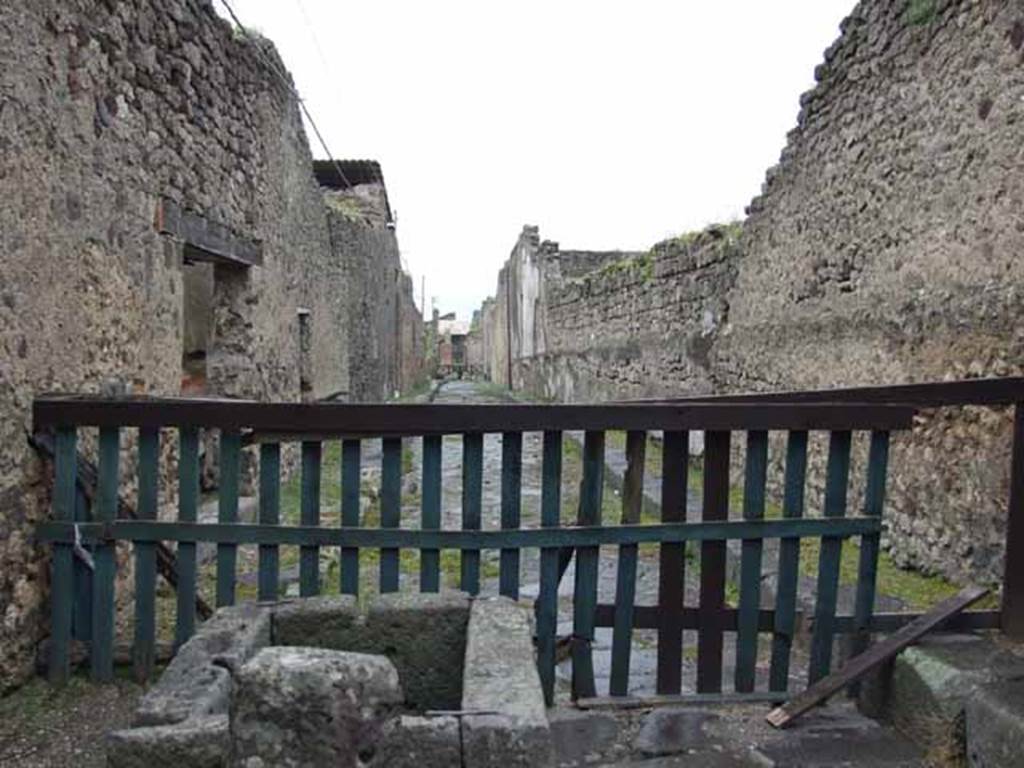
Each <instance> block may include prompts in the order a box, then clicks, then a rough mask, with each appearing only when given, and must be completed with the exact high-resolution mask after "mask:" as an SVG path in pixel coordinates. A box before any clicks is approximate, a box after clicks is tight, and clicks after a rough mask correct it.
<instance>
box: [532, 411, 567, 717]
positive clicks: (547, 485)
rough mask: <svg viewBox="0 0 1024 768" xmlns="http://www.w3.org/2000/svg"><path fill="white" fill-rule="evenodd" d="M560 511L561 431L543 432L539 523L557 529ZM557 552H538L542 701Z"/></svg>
mask: <svg viewBox="0 0 1024 768" xmlns="http://www.w3.org/2000/svg"><path fill="white" fill-rule="evenodd" d="M561 510H562V433H561V432H555V431H548V432H545V433H544V453H543V458H542V460H541V499H540V524H541V526H542V527H544V528H557V527H558V526H559V525H560V524H561ZM558 552H559V550H558V549H557V548H553V547H545V548H543V549H541V551H540V591H539V593H538V596H537V671H538V674H539V675H540V683H541V689H542V690H543V691H544V702H545V704H547V706H549V707H550V706H552V705H553V704H554V701H555V633H556V630H557V628H558V576H559V573H558Z"/></svg>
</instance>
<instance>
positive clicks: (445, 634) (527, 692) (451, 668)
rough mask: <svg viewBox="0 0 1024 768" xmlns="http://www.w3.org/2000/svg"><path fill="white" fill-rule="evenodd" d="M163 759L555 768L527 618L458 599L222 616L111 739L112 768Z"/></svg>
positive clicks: (306, 602) (523, 610)
mask: <svg viewBox="0 0 1024 768" xmlns="http://www.w3.org/2000/svg"><path fill="white" fill-rule="evenodd" d="M447 712H452V714H446V713H447ZM463 713H464V714H463ZM484 713H486V714H484ZM167 760H173V765H174V766H175V768H194V767H195V766H203V767H204V768H205V767H206V766H209V767H210V768H213V767H214V766H229V765H230V766H239V767H242V766H244V768H253V767H254V766H269V765H294V766H299V765H327V764H331V765H342V766H344V765H350V766H396V768H401V767H402V766H409V767H410V768H411V767H412V766H424V765H425V766H438V768H440V766H444V765H460V764H461V765H464V766H466V767H467V768H478V767H479V768H487V767H488V766H505V765H524V766H525V765H530V766H539V767H542V766H550V765H552V763H553V752H552V744H551V737H550V730H549V726H548V721H547V717H546V713H545V708H544V700H543V696H542V694H541V690H540V681H539V678H538V676H537V672H536V666H535V663H534V659H533V644H532V623H531V616H530V611H529V609H528V608H527V607H526V606H523V605H519V604H516V603H514V602H512V601H510V600H507V599H506V598H496V597H491V598H479V599H475V600H471V599H470V598H469V597H468V596H466V595H464V594H461V593H441V594H434V595H429V594H428V595H408V594H389V595H383V596H380V597H377V598H373V599H372V600H370V602H369V605H368V606H367V608H366V609H365V610H360V609H359V607H358V605H357V603H356V600H355V598H354V597H351V596H340V597H339V596H325V597H319V598H305V599H300V600H295V601H284V602H280V603H272V604H248V605H245V606H239V607H237V608H224V609H221V610H219V611H218V612H217V613H216V615H215V616H214V617H213V618H212V619H211V620H210V621H208V622H206V623H205V624H204V625H203V626H202V627H201V628H200V630H199V632H198V633H197V634H196V636H195V637H194V638H193V639H192V640H191V641H189V642H188V643H186V644H185V645H184V646H183V647H182V648H181V650H180V651H179V653H178V655H177V656H176V657H175V659H174V660H173V661H172V663H171V665H170V666H169V667H168V670H167V671H166V673H165V675H164V676H163V677H161V679H160V680H159V681H158V683H157V684H156V685H155V686H154V687H153V688H152V689H151V690H150V691H149V692H148V693H147V694H146V696H145V697H144V698H143V700H142V701H141V702H140V704H139V707H138V709H137V711H136V718H135V724H134V727H132V728H130V729H127V730H122V731H116V732H113V733H111V734H109V736H108V764H109V765H110V766H111V768H128V767H130V768H136V767H141V766H149V767H150V768H152V766H161V765H167V764H169V763H167V762H166V761H167Z"/></svg>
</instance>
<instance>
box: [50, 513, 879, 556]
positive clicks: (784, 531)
mask: <svg viewBox="0 0 1024 768" xmlns="http://www.w3.org/2000/svg"><path fill="white" fill-rule="evenodd" d="M395 525H396V526H397V523H396V524H395ZM880 526H881V523H880V521H879V520H877V519H876V518H869V517H847V518H844V519H841V520H823V519H821V518H805V519H802V520H763V521H759V522H751V521H747V520H722V521H717V522H708V523H659V524H642V525H615V526H597V525H594V526H580V527H569V528H518V529H512V530H507V531H500V530H499V531H495V530H487V531H455V530H446V529H442V530H439V531H423V530H408V529H399V528H397V527H395V526H392V527H391V528H390V529H387V530H382V529H380V528H337V527H324V526H321V527H317V528H311V527H305V526H299V525H287V526H272V525H256V524H250V523H234V524H230V525H221V524H218V523H202V524H198V523H196V524H193V523H170V522H149V521H143V520H118V521H116V522H114V523H111V524H109V525H106V524H100V523H81V524H79V525H78V528H79V532H80V534H81V536H82V539H83V540H84V541H89V542H92V541H96V540H97V539H101V538H116V539H135V540H140V541H157V540H159V541H210V542H216V543H231V544H282V545H288V546H301V545H304V544H317V545H319V546H322V547H325V546H327V547H338V546H352V547H383V548H393V549H395V548H402V549H420V548H426V549H525V548H528V547H570V548H571V547H597V546H601V545H604V544H645V543H655V544H656V543H660V542H680V541H701V542H706V541H711V542H717V543H722V542H724V541H726V540H728V539H749V538H755V537H758V536H760V537H761V538H765V539H769V538H779V537H782V536H799V537H801V538H806V537H808V536H825V535H827V536H836V537H849V536H862V535H864V534H865V533H871V532H873V531H877V530H879V529H880ZM74 535H75V526H74V525H72V524H69V523H59V522H44V523H40V524H39V525H38V526H36V538H37V540H38V541H63V542H72V541H74Z"/></svg>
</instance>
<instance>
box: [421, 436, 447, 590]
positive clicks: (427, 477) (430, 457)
mask: <svg viewBox="0 0 1024 768" xmlns="http://www.w3.org/2000/svg"><path fill="white" fill-rule="evenodd" d="M441 439H442V438H441V435H427V436H426V437H424V438H423V489H422V490H423V493H422V496H421V497H420V498H421V502H422V508H421V523H420V524H421V526H422V528H423V529H424V530H436V529H438V528H440V527H441ZM440 588H441V552H440V551H439V550H436V549H423V550H420V592H437V591H438V590H439V589H440Z"/></svg>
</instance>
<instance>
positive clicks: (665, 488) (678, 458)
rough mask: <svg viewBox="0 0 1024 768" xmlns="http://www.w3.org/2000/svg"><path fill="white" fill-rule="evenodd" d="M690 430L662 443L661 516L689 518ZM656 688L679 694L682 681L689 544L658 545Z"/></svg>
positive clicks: (676, 520) (669, 436)
mask: <svg viewBox="0 0 1024 768" xmlns="http://www.w3.org/2000/svg"><path fill="white" fill-rule="evenodd" d="M689 444H690V435H689V433H688V432H665V433H664V440H663V442H662V449H661V451H662V452H661V456H662V461H661V464H662V478H661V519H662V522H665V523H682V522H685V521H686V493H687V486H688V482H689V474H690V467H689ZM658 557H659V569H658V619H659V621H658V625H657V628H658V667H657V691H658V693H659V694H662V695H672V694H678V693H679V692H680V691H681V690H682V684H683V622H682V618H683V607H684V603H685V600H686V545H685V543H683V542H679V543H673V544H662V545H661V546H660V547H659V553H658Z"/></svg>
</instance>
